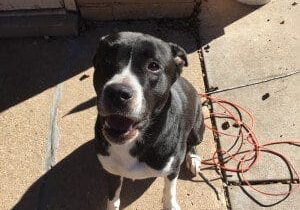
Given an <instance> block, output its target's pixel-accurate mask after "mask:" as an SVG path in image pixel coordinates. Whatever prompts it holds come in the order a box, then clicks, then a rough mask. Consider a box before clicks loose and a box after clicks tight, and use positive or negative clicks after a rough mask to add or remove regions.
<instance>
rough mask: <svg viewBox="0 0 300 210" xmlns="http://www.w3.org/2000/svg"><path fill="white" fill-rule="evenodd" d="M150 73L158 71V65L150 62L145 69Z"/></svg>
mask: <svg viewBox="0 0 300 210" xmlns="http://www.w3.org/2000/svg"><path fill="white" fill-rule="evenodd" d="M147 68H148V69H149V70H150V71H154V72H155V71H158V70H159V69H160V67H159V65H158V63H156V62H150V63H149V64H148V67H147Z"/></svg>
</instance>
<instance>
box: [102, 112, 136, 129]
mask: <svg viewBox="0 0 300 210" xmlns="http://www.w3.org/2000/svg"><path fill="white" fill-rule="evenodd" d="M106 122H107V123H108V125H109V126H110V127H111V128H112V129H115V130H119V131H127V130H130V129H131V126H132V124H133V121H132V120H131V119H128V118H126V117H122V116H117V115H113V116H110V117H107V119H106Z"/></svg>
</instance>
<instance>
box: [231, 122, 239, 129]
mask: <svg viewBox="0 0 300 210" xmlns="http://www.w3.org/2000/svg"><path fill="white" fill-rule="evenodd" d="M232 126H233V127H235V128H239V127H240V125H239V124H237V123H233V124H232Z"/></svg>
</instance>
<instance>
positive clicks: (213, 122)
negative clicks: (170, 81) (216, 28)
mask: <svg viewBox="0 0 300 210" xmlns="http://www.w3.org/2000/svg"><path fill="white" fill-rule="evenodd" d="M198 54H199V60H200V65H201V70H202V75H203V81H204V86H205V92H207V91H208V90H209V88H210V86H209V82H208V78H207V73H206V68H205V62H204V57H203V52H202V50H201V49H200V50H198ZM208 110H209V112H210V113H213V104H212V102H211V101H210V100H208ZM210 119H211V125H212V127H213V128H214V129H216V130H217V122H216V119H215V117H211V118H210ZM213 137H214V142H215V146H216V149H217V150H218V151H220V149H221V144H220V139H219V136H218V134H216V133H215V132H213ZM218 159H219V162H220V163H221V164H223V163H224V160H223V156H222V155H221V154H220V153H218ZM216 170H218V169H216ZM221 175H222V176H221V177H222V182H223V189H224V194H225V196H224V197H225V200H226V206H227V209H229V210H231V209H232V208H231V202H230V199H229V198H230V196H229V189H228V180H227V176H226V172H225V171H224V170H222V169H221Z"/></svg>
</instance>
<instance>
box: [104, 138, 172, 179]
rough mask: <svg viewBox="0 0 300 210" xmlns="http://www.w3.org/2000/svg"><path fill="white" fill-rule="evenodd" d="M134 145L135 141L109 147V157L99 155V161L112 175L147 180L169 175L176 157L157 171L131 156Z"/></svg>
mask: <svg viewBox="0 0 300 210" xmlns="http://www.w3.org/2000/svg"><path fill="white" fill-rule="evenodd" d="M134 143H135V142H134V141H133V142H130V143H127V144H122V145H116V144H112V145H111V146H110V147H109V156H102V155H100V154H98V159H99V161H100V162H101V164H102V166H103V168H104V169H105V170H107V171H108V172H110V173H112V174H116V175H119V176H122V177H127V178H130V179H145V178H149V177H159V176H166V175H168V174H169V172H170V170H171V166H172V164H173V162H174V157H170V159H169V161H168V163H167V164H166V166H165V167H164V168H163V169H162V170H155V169H153V168H151V167H149V166H148V165H147V164H146V163H144V162H140V161H139V160H138V159H137V158H135V157H132V156H131V155H130V153H129V151H130V149H131V148H132V146H133V145H134Z"/></svg>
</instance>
